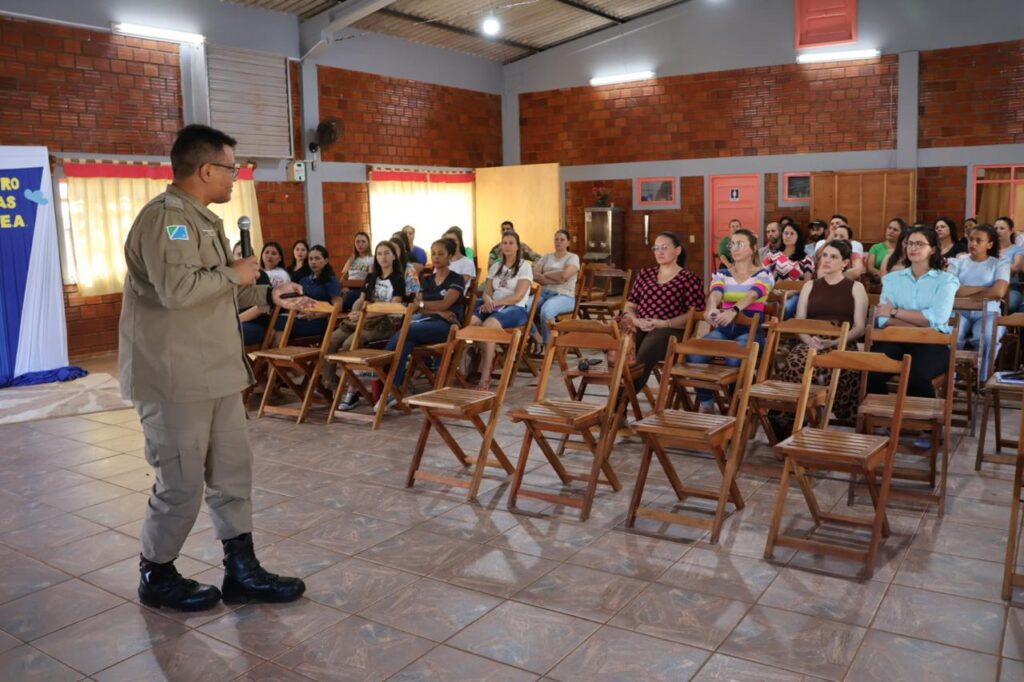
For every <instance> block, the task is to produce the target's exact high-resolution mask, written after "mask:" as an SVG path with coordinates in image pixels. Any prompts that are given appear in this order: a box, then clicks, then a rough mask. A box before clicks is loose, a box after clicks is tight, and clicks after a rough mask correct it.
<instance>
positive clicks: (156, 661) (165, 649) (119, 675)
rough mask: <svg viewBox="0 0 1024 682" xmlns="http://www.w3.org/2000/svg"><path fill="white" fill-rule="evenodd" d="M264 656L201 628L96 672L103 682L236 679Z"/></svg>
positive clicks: (224, 680) (95, 676)
mask: <svg viewBox="0 0 1024 682" xmlns="http://www.w3.org/2000/svg"><path fill="white" fill-rule="evenodd" d="M259 662H260V659H258V658H256V657H255V656H251V655H249V654H247V653H244V652H242V651H239V650H238V649H235V648H233V647H230V646H228V645H227V644H224V643H223V642H219V641H217V640H216V639H213V638H212V637H207V636H206V635H203V634H200V633H198V632H187V633H185V634H184V635H181V636H180V637H174V638H171V639H168V640H166V641H164V642H161V643H160V644H158V645H156V646H155V647H153V648H152V649H147V650H146V651H143V652H142V653H139V654H136V655H135V656H132V657H131V658H129V659H127V660H124V661H121V662H120V663H118V664H117V665H115V666H113V667H110V668H107V669H106V670H103V671H101V672H98V673H96V674H95V675H94V676H93V677H94V679H96V680H99V681H100V682H138V680H164V679H166V680H200V679H201V680H203V682H226V681H227V680H233V679H234V678H236V677H238V676H239V675H241V674H242V673H244V672H246V671H247V670H249V669H250V668H254V667H256V665H257V664H258V663H259Z"/></svg>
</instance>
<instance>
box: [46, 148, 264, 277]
mask: <svg viewBox="0 0 1024 682" xmlns="http://www.w3.org/2000/svg"><path fill="white" fill-rule="evenodd" d="M64 176H65V179H64V180H63V181H62V183H61V184H62V186H66V191H65V190H64V189H63V188H62V189H61V215H62V218H63V223H64V230H65V239H67V236H68V235H70V242H71V243H70V244H67V242H65V245H66V246H65V253H66V254H67V260H68V268H67V270H68V273H67V274H68V275H71V273H74V283H77V284H78V289H79V292H80V293H81V294H82V295H83V296H100V295H103V294H114V293H118V292H120V291H121V290H122V289H123V287H124V275H125V271H126V268H125V262H124V242H125V239H127V237H128V231H129V230H131V227H132V223H134V222H135V217H136V216H137V215H138V213H139V211H140V210H141V209H142V207H143V206H145V205H146V204H147V203H148V202H149V201H150V200H151V199H152V198H153V197H155V196H157V195H158V194H160V193H161V192H163V191H164V190H165V189H166V188H167V183H169V182H170V181H171V177H172V175H171V167H170V166H169V165H143V164H127V163H109V162H108V163H99V162H85V163H72V162H70V161H65V162H64ZM209 208H210V210H211V211H213V212H214V213H216V214H217V215H218V216H220V218H221V219H222V220H223V221H224V232H225V235H226V236H227V238H228V241H230V242H232V243H233V242H235V241H236V240H237V239H238V218H239V217H241V216H243V215H247V216H249V217H250V218H251V219H252V227H251V233H252V241H253V248H259V247H260V246H261V245H262V243H263V240H262V238H261V233H260V220H259V209H258V208H257V206H256V189H255V186H254V183H253V178H252V169H251V168H243V169H242V171H241V173H239V176H238V180H236V181H235V191H234V192H232V193H231V201H230V202H228V203H226V204H211V205H210V207H209ZM66 283H72V282H66Z"/></svg>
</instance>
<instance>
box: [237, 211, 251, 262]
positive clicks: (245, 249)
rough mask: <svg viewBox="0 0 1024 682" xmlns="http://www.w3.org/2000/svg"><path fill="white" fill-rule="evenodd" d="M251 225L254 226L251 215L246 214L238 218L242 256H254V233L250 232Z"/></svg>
mask: <svg viewBox="0 0 1024 682" xmlns="http://www.w3.org/2000/svg"><path fill="white" fill-rule="evenodd" d="M250 227H252V220H250V219H249V216H247V215H244V216H242V217H241V218H239V219H238V232H239V240H240V241H241V242H242V258H249V257H250V256H252V235H250V234H249V228H250Z"/></svg>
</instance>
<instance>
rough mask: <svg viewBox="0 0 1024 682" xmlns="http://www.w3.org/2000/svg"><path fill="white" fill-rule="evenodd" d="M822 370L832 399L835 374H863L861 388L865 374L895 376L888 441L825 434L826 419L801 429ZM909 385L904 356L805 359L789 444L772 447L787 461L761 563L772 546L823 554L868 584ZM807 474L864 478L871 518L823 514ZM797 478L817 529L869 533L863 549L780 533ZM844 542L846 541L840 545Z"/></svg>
mask: <svg viewBox="0 0 1024 682" xmlns="http://www.w3.org/2000/svg"><path fill="white" fill-rule="evenodd" d="M820 367H824V368H827V369H831V370H832V381H831V382H830V383H829V392H830V393H833V394H834V393H835V391H836V387H837V386H838V385H839V372H840V371H843V370H848V371H857V372H861V383H862V384H863V383H864V373H865V372H869V371H870V372H886V373H890V374H897V375H898V376H899V380H898V384H897V393H896V396H895V398H896V399H895V401H894V404H893V406H892V407H893V411H892V415H891V424H892V435H891V436H878V435H874V434H865V433H853V432H849V431H836V430H834V429H830V428H828V419H829V417H828V415H825V422H824V423H823V424H822V426H821V427H820V428H817V427H805V426H804V418H805V417H806V414H807V406H808V404H809V403H810V396H811V386H812V383H813V380H814V370H815V369H818V368H820ZM909 379H910V356H909V355H904V356H903V359H902V360H893V359H891V358H889V357H887V356H886V355H884V354H882V353H866V352H861V351H834V352H832V353H828V354H827V355H818V353H817V351H815V350H813V349H812V350H811V351H810V353H808V355H807V367H806V369H805V370H804V378H803V383H802V385H801V391H800V403H799V404H798V405H797V411H796V421H795V422H794V425H793V428H794V432H793V435H791V436H790V437H789V438H786V439H785V440H783V441H781V442H780V443H778V444H776V445H775V450H776V451H777V452H779V453H781V454H782V455H783V456H785V463H784V466H783V469H782V479H781V480H780V481H779V492H778V496H777V497H776V498H775V511H774V513H773V514H772V521H771V525H770V526H769V528H768V541H767V543H766V544H765V549H764V557H765V559H768V560H771V559H773V557H774V554H775V546H776V545H782V546H783V547H792V548H793V549H797V550H807V551H812V552H818V553H823V554H831V555H834V556H839V557H843V558H846V559H852V560H855V561H860V562H862V563H863V565H864V573H865V577H866V578H870V577H871V576H872V575H873V574H874V571H875V557H876V556H877V555H878V544H879V542H880V540H881V538H882V537H883V536H885V537H888V535H889V521H888V518H887V517H886V513H885V509H886V505H887V504H888V501H889V491H890V488H891V485H892V472H893V464H894V461H895V458H896V445H897V441H898V434H899V430H900V428H901V427H902V426H903V402H904V396H906V394H907V382H908V381H909ZM879 469H881V473H882V481H881V485H877V482H876V477H877V475H878V473H879ZM808 470H815V471H836V472H845V473H847V474H850V475H851V476H857V475H863V476H864V479H865V481H866V482H867V487H868V490H869V492H870V493H871V501H872V504H873V506H874V515H873V516H872V517H871V518H870V519H863V518H858V517H855V516H847V515H843V514H837V513H835V512H824V511H822V510H821V507H820V506H819V504H818V500H817V498H816V497H815V495H814V490H813V489H812V487H811V483H810V481H809V480H808V477H807V471H808ZM790 474H792V475H793V476H795V477H796V480H797V483H798V484H799V486H800V490H801V492H802V493H803V495H804V499H805V500H806V502H807V508H808V509H809V510H810V512H811V516H812V517H813V518H814V524H815V527H816V528H817V527H820V526H821V525H822V523H823V522H826V521H828V522H832V523H838V524H842V525H847V526H855V527H861V528H870V529H871V538H870V540H869V541H868V546H867V548H866V549H858V548H855V547H850V546H849V543H848V542H846V541H839V542H834V543H833V542H827V541H826V540H824V539H814V538H811V537H796V536H792V535H786V534H784V533H780V532H779V527H780V524H781V522H782V513H783V510H784V508H785V505H786V497H787V494H788V493H789V476H790ZM844 540H845V539H844Z"/></svg>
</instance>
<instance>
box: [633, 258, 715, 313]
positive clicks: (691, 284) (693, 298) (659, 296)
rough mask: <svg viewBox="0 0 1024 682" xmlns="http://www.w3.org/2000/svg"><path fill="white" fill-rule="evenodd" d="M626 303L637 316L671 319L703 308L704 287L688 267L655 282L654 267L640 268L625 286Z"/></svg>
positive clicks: (656, 272) (656, 275)
mask: <svg viewBox="0 0 1024 682" xmlns="http://www.w3.org/2000/svg"><path fill="white" fill-rule="evenodd" d="M628 300H629V302H630V303H632V304H633V305H635V306H636V316H637V317H638V318H640V319H655V320H671V319H672V318H673V317H679V316H680V315H682V314H684V313H685V312H686V311H688V310H704V286H703V285H702V284H701V281H700V278H699V277H697V275H695V274H693V273H692V272H690V271H689V270H680V271H679V273H678V274H677V275H676V276H675V277H673V278H672V279H670V280H669V281H667V282H665V283H664V284H660V283H659V282H658V267H657V266H655V267H651V268H644V269H643V270H641V271H640V272H639V273H638V274H637V276H636V280H634V281H633V286H631V287H630V289H629V299H628Z"/></svg>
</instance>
